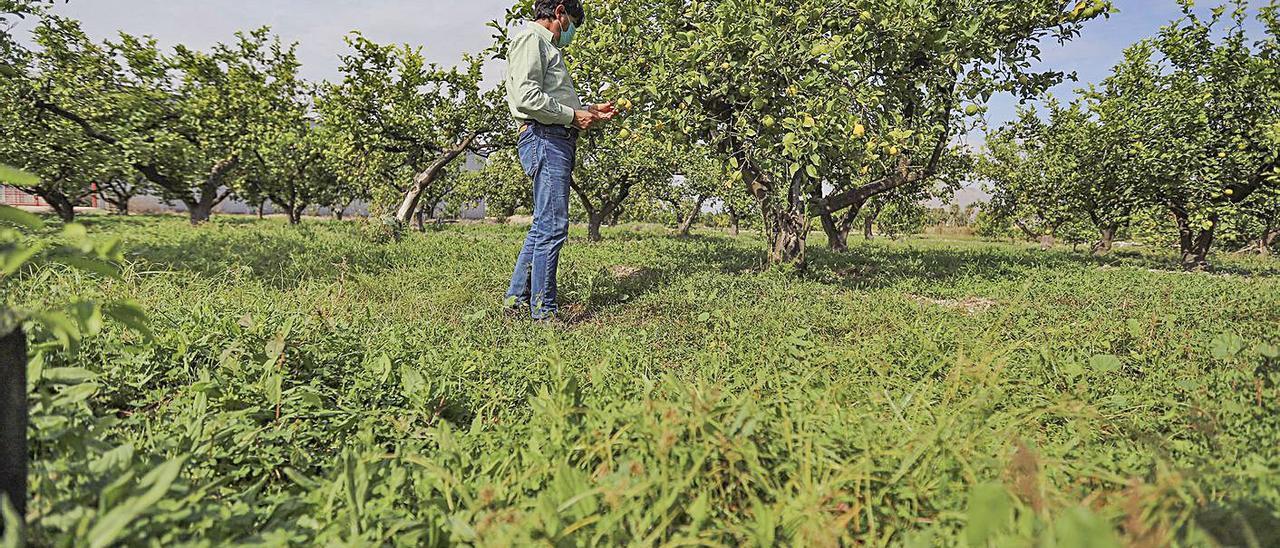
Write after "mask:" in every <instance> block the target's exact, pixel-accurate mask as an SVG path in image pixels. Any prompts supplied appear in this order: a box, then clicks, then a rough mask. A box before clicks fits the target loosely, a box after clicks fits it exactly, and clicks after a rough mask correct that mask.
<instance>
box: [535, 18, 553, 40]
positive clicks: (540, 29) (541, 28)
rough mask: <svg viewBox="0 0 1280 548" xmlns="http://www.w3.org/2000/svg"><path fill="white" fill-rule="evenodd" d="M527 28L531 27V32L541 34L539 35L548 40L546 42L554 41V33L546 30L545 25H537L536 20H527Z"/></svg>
mask: <svg viewBox="0 0 1280 548" xmlns="http://www.w3.org/2000/svg"><path fill="white" fill-rule="evenodd" d="M529 28H530V29H533V32H534V33H535V34H537V35H538V36H541V37H542V38H543V39H545V40H546V41H548V42H554V39H555V37H556V35H554V34H551V31H549V30H547V27H544V26H542V25H539V24H538V23H537V22H534V21H530V22H529Z"/></svg>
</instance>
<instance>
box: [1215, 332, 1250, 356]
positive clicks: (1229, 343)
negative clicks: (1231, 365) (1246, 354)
mask: <svg viewBox="0 0 1280 548" xmlns="http://www.w3.org/2000/svg"><path fill="white" fill-rule="evenodd" d="M1241 350H1244V339H1242V338H1240V336H1239V335H1236V334H1235V333H1223V334H1221V335H1218V336H1217V337H1216V338H1214V339H1213V342H1211V343H1209V352H1210V353H1211V354H1212V355H1213V357H1214V358H1217V359H1219V360H1226V359H1230V358H1233V357H1235V355H1236V354H1239V353H1240V351H1241Z"/></svg>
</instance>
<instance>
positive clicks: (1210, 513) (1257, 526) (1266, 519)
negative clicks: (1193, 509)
mask: <svg viewBox="0 0 1280 548" xmlns="http://www.w3.org/2000/svg"><path fill="white" fill-rule="evenodd" d="M1195 519H1196V523H1197V524H1198V525H1200V527H1202V528H1204V530H1205V531H1207V532H1208V533H1209V534H1210V535H1212V536H1213V538H1214V540H1217V541H1218V542H1219V543H1220V544H1221V545H1222V546H1280V511H1277V509H1276V508H1273V507H1270V506H1268V505H1266V503H1263V502H1255V501H1229V502H1226V503H1215V504H1211V505H1209V506H1207V507H1205V508H1203V509H1202V510H1200V511H1199V512H1197V513H1196V518H1195Z"/></svg>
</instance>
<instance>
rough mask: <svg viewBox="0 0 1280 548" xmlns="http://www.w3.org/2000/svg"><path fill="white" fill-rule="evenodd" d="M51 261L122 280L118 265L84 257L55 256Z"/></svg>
mask: <svg viewBox="0 0 1280 548" xmlns="http://www.w3.org/2000/svg"><path fill="white" fill-rule="evenodd" d="M50 260H52V261H53V262H57V263H62V264H65V265H67V266H69V267H71V268H74V269H76V270H80V271H84V272H91V273H93V274H97V275H99V276H102V277H104V278H111V279H116V280H118V279H120V268H119V267H117V266H116V265H113V264H111V263H108V262H106V261H103V260H99V259H95V258H93V257H86V256H84V255H55V256H53V257H50Z"/></svg>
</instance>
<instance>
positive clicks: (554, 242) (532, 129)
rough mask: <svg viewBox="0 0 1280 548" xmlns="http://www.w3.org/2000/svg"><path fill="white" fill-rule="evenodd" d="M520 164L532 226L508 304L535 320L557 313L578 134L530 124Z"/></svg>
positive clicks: (521, 144) (524, 134)
mask: <svg viewBox="0 0 1280 548" xmlns="http://www.w3.org/2000/svg"><path fill="white" fill-rule="evenodd" d="M518 142H519V149H520V163H521V165H523V167H524V172H525V174H526V175H528V176H529V177H530V178H532V179H533V226H531V227H529V235H528V236H527V237H525V240H524V248H523V249H521V250H520V257H519V258H517V259H516V269H515V272H514V273H513V274H512V275H511V287H510V288H508V289H507V300H508V302H510V301H515V302H516V303H518V304H522V305H525V304H527V305H528V306H529V308H530V309H531V311H532V313H533V318H534V319H535V320H543V319H548V318H551V317H553V316H555V313H556V268H557V267H558V266H559V264H560V248H562V247H564V243H565V241H566V240H568V239H569V181H570V180H571V178H572V177H573V163H574V158H575V155H576V154H577V149H578V132H577V130H572V129H567V128H564V127H558V126H545V125H541V124H531V125H530V126H529V128H528V129H526V130H525V131H523V132H521V133H520V139H519V141H518Z"/></svg>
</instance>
